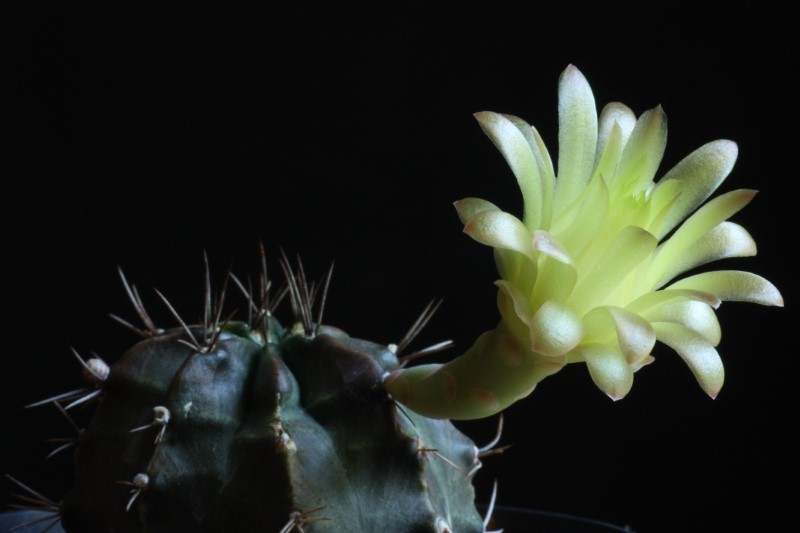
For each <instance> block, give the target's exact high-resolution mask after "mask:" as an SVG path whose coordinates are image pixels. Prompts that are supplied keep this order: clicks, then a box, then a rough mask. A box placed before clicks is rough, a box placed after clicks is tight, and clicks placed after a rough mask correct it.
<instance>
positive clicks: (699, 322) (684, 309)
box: [644, 299, 722, 346]
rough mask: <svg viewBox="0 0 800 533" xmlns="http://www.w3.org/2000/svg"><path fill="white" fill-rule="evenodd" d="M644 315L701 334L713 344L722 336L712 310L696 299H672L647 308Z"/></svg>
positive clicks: (655, 320) (653, 320)
mask: <svg viewBox="0 0 800 533" xmlns="http://www.w3.org/2000/svg"><path fill="white" fill-rule="evenodd" d="M644 317H645V318H647V320H649V321H650V322H651V323H655V322H673V323H675V324H680V325H682V326H684V327H686V328H689V329H691V330H692V331H694V332H695V333H698V334H699V335H702V336H703V338H704V339H705V340H707V341H708V342H710V343H711V344H712V345H713V346H716V345H717V344H719V341H720V339H721V338H722V328H721V327H720V325H719V320H717V315H716V313H714V310H713V309H712V308H711V306H709V305H708V304H706V303H703V302H699V301H697V300H683V299H681V300H672V301H670V302H667V303H665V304H663V305H660V306H657V307H654V308H652V309H649V310H648V311H647V312H646V313H644Z"/></svg>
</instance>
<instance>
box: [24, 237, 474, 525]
mask: <svg viewBox="0 0 800 533" xmlns="http://www.w3.org/2000/svg"><path fill="white" fill-rule="evenodd" d="M262 257H263V248H262ZM264 264H265V262H264ZM283 266H284V270H285V272H287V274H288V276H287V277H288V280H289V283H288V294H289V295H290V299H291V302H292V308H293V311H294V319H295V321H294V325H293V326H292V327H291V328H284V327H283V326H282V325H281V324H280V322H279V321H278V320H277V319H276V318H275V316H273V313H272V309H273V307H274V305H271V304H270V303H269V302H270V299H269V295H268V292H269V291H268V287H269V285H270V283H269V282H267V281H266V268H265V267H264V271H263V272H262V276H261V279H262V283H261V285H262V290H261V291H260V293H259V294H258V295H257V296H256V295H252V294H250V292H249V291H245V292H246V294H247V298H248V307H249V308H250V313H249V316H248V320H247V321H246V322H245V321H235V320H233V317H229V319H227V320H222V315H221V311H222V306H223V304H224V294H225V292H226V291H225V289H223V291H222V293H221V295H220V296H219V298H218V299H217V301H216V302H214V303H213V304H212V297H211V288H210V283H208V279H209V276H208V263H207V262H206V269H207V270H206V272H207V277H206V280H207V285H206V309H205V312H204V319H203V323H202V324H200V325H188V324H187V323H186V322H185V321H183V320H182V319H181V318H180V316H179V315H178V314H177V312H176V311H175V309H174V307H173V306H172V305H171V304H170V303H169V302H168V301H167V300H166V298H165V297H164V296H163V295H161V293H158V294H159V296H161V298H162V300H163V301H164V303H165V304H166V305H167V306H168V308H169V309H170V311H172V313H173V314H174V315H175V317H176V319H177V320H178V322H179V324H180V327H178V328H174V329H169V330H166V331H165V330H161V329H158V328H157V327H156V326H155V325H154V323H153V321H152V320H151V318H150V317H149V315H148V314H147V312H146V311H145V308H144V305H143V303H142V300H141V299H140V298H139V294H138V291H137V290H136V288H135V287H134V286H132V285H130V284H128V282H127V280H126V279H125V277H124V275H122V273H121V271H120V274H121V276H122V280H123V283H124V286H125V287H126V289H127V291H128V294H129V295H130V297H131V300H132V302H133V304H134V306H135V308H136V310H137V312H138V314H139V316H140V317H141V319H142V321H143V324H144V329H140V328H137V327H134V326H132V325H131V324H130V323H129V322H126V321H124V320H122V319H120V318H117V317H115V318H116V319H117V320H118V321H120V322H122V323H123V324H125V325H126V326H128V327H129V328H131V329H133V330H134V331H135V332H137V333H138V334H139V335H140V336H141V337H143V338H142V340H140V341H139V342H138V343H137V344H135V345H134V346H133V347H132V348H130V349H129V350H128V351H127V352H126V353H125V354H124V355H122V357H120V358H119V360H118V361H116V362H115V363H114V364H113V365H111V366H109V365H107V364H106V363H105V362H103V361H102V360H101V359H100V358H98V357H94V358H92V359H89V360H85V359H84V358H82V357H81V356H80V355H79V354H78V353H77V352H75V356H76V358H77V359H78V360H79V361H80V363H81V364H82V366H83V370H84V375H85V376H86V378H87V379H88V380H89V381H90V382H91V384H92V385H93V387H90V388H88V389H82V390H79V391H76V392H74V393H72V394H67V395H59V396H56V397H53V398H48V399H47V400H44V401H41V402H37V403H36V404H33V405H44V404H48V403H55V404H56V405H57V406H58V407H59V409H60V410H61V411H62V412H63V413H64V414H65V415H66V416H69V415H68V414H67V411H68V410H69V409H72V408H73V407H75V406H77V405H78V404H82V403H87V402H93V401H95V400H97V402H96V403H97V404H98V406H97V409H96V411H95V413H94V415H93V418H92V420H91V423H90V424H89V425H88V426H87V427H86V428H85V429H84V430H82V431H81V433H80V437H79V438H78V439H77V443H76V445H77V446H76V455H75V463H76V480H75V483H74V486H73V487H72V489H71V490H70V491H69V492H68V493H67V494H66V495H65V497H64V498H63V500H62V501H61V503H60V505H58V507H57V509H54V513H55V514H54V517H56V516H55V515H57V518H59V519H60V520H61V523H62V524H63V527H64V529H65V530H66V531H68V532H80V533H91V532H108V531H119V532H138V531H159V532H162V531H163V532H167V531H176V532H177V531H209V532H212V531H242V532H252V531H266V532H278V531H286V532H289V531H309V532H311V531H319V532H324V531H353V532H359V531H363V532H374V531H387V532H398V533H405V532H412V531H419V532H424V531H430V532H447V531H458V532H483V531H484V523H483V519H482V517H481V516H480V514H479V513H478V511H477V509H476V507H475V492H474V489H473V487H472V484H471V480H472V478H473V476H474V475H475V473H476V472H477V470H478V469H479V468H480V466H481V462H480V456H481V454H482V451H481V450H479V449H478V448H477V447H476V446H475V445H474V444H473V442H472V441H471V440H470V439H469V438H467V437H466V436H465V435H464V434H462V433H461V432H460V431H458V430H457V429H456V428H455V427H454V426H453V425H452V424H451V423H450V422H449V421H446V420H435V419H430V418H426V417H423V416H421V415H418V414H416V413H414V412H412V411H408V410H405V409H403V408H402V407H401V406H399V405H398V404H397V403H395V402H394V401H393V400H392V398H391V397H390V396H389V394H388V393H387V392H386V391H385V389H384V387H383V379H384V378H385V376H386V375H387V373H389V372H391V371H394V370H397V369H399V368H400V367H401V366H402V362H401V358H399V357H398V353H399V351H400V350H401V349H402V348H404V347H405V346H406V345H407V344H408V342H410V340H411V339H412V338H413V336H415V335H416V333H418V330H419V326H420V323H418V324H417V325H416V327H415V328H412V330H411V331H410V332H409V334H408V335H407V336H406V338H405V339H404V340H403V341H402V342H401V343H400V345H399V346H398V345H389V346H384V345H380V344H376V343H374V342H370V341H366V340H361V339H356V338H353V337H350V336H349V335H347V334H346V333H345V332H343V331H342V330H340V329H337V328H334V327H330V326H327V325H323V324H322V323H321V316H322V313H321V309H322V307H323V305H324V293H325V292H326V291H324V290H323V291H322V298H321V301H320V303H319V305H318V306H317V307H318V308H319V313H318V316H317V317H315V318H313V319H312V314H313V313H312V308H313V307H314V305H313V302H314V300H315V298H314V291H313V290H309V285H308V284H307V283H306V281H305V278H304V275H303V273H302V270H299V271H298V272H297V273H296V274H295V273H292V272H291V271H290V269H289V267H288V262H286V261H285V258H284V265H283ZM329 274H330V273H329ZM231 279H234V280H236V282H237V284H238V285H239V287H240V288H242V289H243V290H244V286H243V284H242V283H241V282H239V281H238V279H236V278H235V277H232V278H231ZM327 279H328V280H329V279H330V277H328V278H327ZM227 285H228V284H227V283H226V287H227ZM325 286H326V288H327V282H326V284H325ZM431 312H432V311H431V307H429V308H428V309H427V310H426V312H425V313H424V314H423V316H422V317H421V321H423V322H424V321H426V320H427V319H428V318H429V317H430V314H431ZM484 452H485V451H484Z"/></svg>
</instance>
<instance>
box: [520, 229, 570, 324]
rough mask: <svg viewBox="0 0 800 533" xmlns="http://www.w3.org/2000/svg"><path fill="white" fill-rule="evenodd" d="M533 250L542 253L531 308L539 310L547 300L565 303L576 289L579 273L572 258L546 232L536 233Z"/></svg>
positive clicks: (532, 292) (531, 293)
mask: <svg viewBox="0 0 800 533" xmlns="http://www.w3.org/2000/svg"><path fill="white" fill-rule="evenodd" d="M533 248H534V250H536V251H538V252H540V256H541V259H540V262H539V264H540V266H539V272H538V275H537V278H536V284H535V285H534V286H533V290H532V291H531V292H529V294H530V295H531V296H530V301H531V307H533V308H534V309H537V308H538V307H540V306H541V305H542V304H543V303H544V302H546V301H547V300H557V301H564V300H566V299H567V297H568V296H569V295H570V293H571V292H572V289H573V288H574V287H575V282H576V281H577V279H578V272H577V270H575V266H574V265H573V264H572V258H571V257H570V256H569V253H568V252H567V251H566V250H565V249H564V246H563V245H562V244H561V243H560V242H558V240H557V239H556V238H555V237H553V236H552V235H551V234H549V233H548V232H546V231H542V230H539V231H535V232H534V234H533Z"/></svg>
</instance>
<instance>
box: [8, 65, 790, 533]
mask: <svg viewBox="0 0 800 533" xmlns="http://www.w3.org/2000/svg"><path fill="white" fill-rule="evenodd" d="M476 118H477V119H478V121H479V123H480V125H481V127H482V128H483V130H484V131H485V132H486V133H487V135H488V136H489V138H490V139H491V140H492V141H493V142H494V144H495V145H496V146H497V148H498V149H499V150H500V152H501V154H502V155H503V157H504V158H505V160H506V161H507V162H508V164H509V166H510V167H511V170H512V171H513V173H514V175H515V177H516V178H517V181H518V183H519V185H520V188H521V191H522V195H523V200H524V206H525V210H524V214H523V216H522V218H521V219H520V218H517V217H516V216H515V215H512V214H510V213H507V212H505V211H502V210H501V209H500V208H499V207H497V206H495V205H494V204H492V203H491V202H488V201H486V200H482V199H479V198H466V199H464V200H461V201H459V202H456V209H457V211H458V215H459V218H460V219H461V221H462V222H463V223H464V232H465V233H466V234H467V235H469V236H470V237H472V238H473V239H475V240H476V241H478V242H479V243H482V244H484V245H488V246H490V247H492V248H493V249H494V255H495V260H496V262H497V266H498V273H499V275H500V279H499V280H498V281H497V282H496V285H497V287H498V308H499V311H500V315H501V319H500V322H499V323H498V325H497V326H496V328H494V329H493V330H490V331H488V332H486V333H484V334H483V335H480V336H479V337H478V339H477V340H476V342H475V343H474V345H473V346H472V347H471V348H469V349H468V350H467V351H466V352H465V353H464V354H463V355H461V356H460V357H457V358H455V359H454V360H452V361H450V362H448V363H445V364H427V365H420V366H413V367H406V366H405V363H406V362H408V361H410V360H411V359H412V358H413V356H414V355H417V354H411V355H407V356H404V357H399V356H398V355H399V354H400V353H401V352H402V351H403V349H405V348H406V347H407V345H408V342H410V340H411V339H412V338H413V337H414V336H415V335H416V333H418V331H419V329H420V328H421V327H422V326H423V325H424V323H425V322H427V320H428V319H429V318H430V315H431V313H432V312H433V310H435V307H429V308H428V309H426V311H425V312H424V313H423V315H422V316H421V317H420V320H419V321H418V322H417V324H415V325H414V326H413V327H412V328H411V330H410V331H409V334H408V335H407V336H406V338H404V340H403V341H401V342H400V343H399V344H398V345H397V346H393V345H389V346H383V345H379V344H375V343H373V342H369V341H365V340H359V339H355V338H351V337H349V336H348V335H347V334H345V333H344V332H342V331H340V330H338V329H335V328H332V327H328V326H325V325H323V323H322V309H323V308H324V300H325V294H326V292H327V286H328V282H329V280H330V274H329V275H328V277H327V278H326V281H325V283H324V284H323V286H322V289H321V290H315V288H313V287H310V286H309V284H308V283H307V282H306V280H305V275H304V274H303V270H302V267H299V268H298V269H297V271H296V272H294V271H292V269H291V268H290V266H289V264H288V261H287V260H285V258H284V261H283V263H282V264H283V267H284V273H285V275H286V279H287V290H286V292H287V293H288V295H289V298H290V300H291V304H292V309H293V313H294V319H295V320H294V323H293V325H292V326H291V327H290V328H289V329H284V328H283V327H282V326H281V324H280V323H279V322H278V321H277V320H276V319H275V317H273V315H272V311H273V309H274V305H272V304H271V299H270V298H269V294H270V290H269V287H270V283H269V282H268V281H267V277H266V267H265V266H264V265H265V263H266V261H265V260H264V259H263V257H264V254H263V252H262V273H261V280H260V290H259V291H258V293H256V294H252V293H251V292H250V291H249V290H247V289H246V288H245V286H244V284H242V283H241V282H240V281H239V280H238V279H237V278H235V277H233V276H231V277H230V279H231V280H233V281H234V283H235V284H236V285H238V286H239V288H240V289H241V290H242V291H243V292H244V293H245V295H246V296H247V298H248V310H249V313H248V317H247V319H246V320H245V321H235V320H234V317H232V316H231V317H228V318H227V319H225V320H223V319H222V310H223V306H224V295H225V293H226V290H225V289H223V290H222V291H221V293H220V296H218V297H217V299H216V301H214V302H212V300H213V298H212V291H211V288H210V281H208V280H209V275H208V274H207V276H206V280H207V281H206V299H205V300H206V303H205V312H204V315H203V320H202V322H201V323H200V324H199V325H192V326H190V325H188V324H187V323H186V322H185V321H183V320H181V318H180V316H179V315H178V313H177V312H176V311H175V310H174V308H173V307H172V306H171V305H170V304H169V302H168V301H167V300H166V298H164V297H163V296H161V295H160V293H159V296H161V298H162V300H163V301H164V303H165V304H166V305H167V307H168V308H169V309H170V310H171V311H172V313H173V314H174V315H175V318H176V319H177V320H178V322H179V324H180V327H179V328H177V329H172V330H168V331H162V330H160V329H158V328H157V327H156V326H155V325H154V324H153V321H152V320H151V319H150V317H149V316H148V314H147V312H146V311H145V309H144V305H143V303H142V300H141V298H140V297H139V294H138V292H137V291H136V289H135V288H134V287H132V286H130V285H129V284H128V283H127V281H125V279H124V276H123V282H124V285H125V288H126V289H127V291H128V294H129V296H130V298H131V300H132V302H133V304H134V307H135V308H136V311H137V313H138V314H139V316H140V318H141V320H142V322H143V324H144V329H139V328H137V327H135V326H132V325H131V324H129V323H128V322H126V321H125V320H122V319H119V318H118V319H117V320H118V321H120V322H122V323H123V324H124V325H126V326H128V327H129V328H131V329H133V330H134V331H135V332H137V333H138V334H139V335H141V336H142V337H143V338H144V339H143V340H142V341H141V342H140V343H139V344H137V345H135V346H134V347H133V348H132V349H130V350H129V351H128V352H127V353H126V354H125V355H124V356H122V358H121V359H120V360H119V361H117V362H116V363H115V364H114V365H113V366H111V367H109V366H108V365H106V364H105V363H104V362H103V361H101V360H100V359H99V358H93V359H90V360H88V361H86V360H84V359H83V358H82V357H81V356H80V355H78V354H77V352H76V353H75V355H76V357H77V358H78V360H79V361H80V362H81V364H82V365H83V367H84V374H85V376H86V377H87V378H88V379H89V381H90V382H91V384H92V387H88V388H86V389H81V390H78V391H73V392H70V393H66V394H62V395H59V396H54V397H52V398H48V399H47V400H44V401H42V402H38V403H37V404H36V405H39V404H49V403H52V404H55V405H56V407H58V408H59V410H60V411H61V412H62V413H63V414H64V415H65V416H67V417H69V415H68V414H67V411H68V410H69V409H70V408H72V407H74V406H76V405H79V404H86V403H89V402H94V401H97V402H98V403H99V408H98V410H97V412H96V415H95V417H94V419H93V420H92V422H91V423H90V425H89V426H88V427H87V428H86V429H85V430H83V431H82V432H81V433H80V435H79V437H78V439H76V443H77V452H76V464H77V469H78V471H77V479H76V483H75V486H74V488H73V489H72V490H71V491H70V492H69V493H68V494H67V495H66V497H65V498H64V499H63V501H62V502H61V503H60V504H55V503H54V502H52V501H50V500H47V499H46V498H45V497H43V496H41V495H40V494H39V493H37V492H35V491H34V490H33V489H31V488H29V487H27V486H26V485H23V484H22V483H19V482H18V485H19V486H20V488H21V489H22V490H23V491H24V492H25V494H23V499H25V500H26V501H28V502H33V503H39V504H41V505H42V506H43V507H45V508H46V509H47V510H48V511H49V512H50V513H51V514H49V515H45V516H44V519H45V520H48V519H51V518H52V519H54V520H61V521H63V523H64V526H65V527H66V529H67V530H68V531H79V532H81V533H86V532H89V533H91V532H94V531H97V532H106V531H123V532H127V531H131V532H133V531H148V532H151V531H152V532H162V531H163V532H168V531H187V530H191V531H270V532H274V531H278V532H280V533H288V532H290V531H309V532H324V531H352V532H359V531H364V532H374V531H385V532H395V531H396V532H398V533H405V532H416V531H420V532H421V531H431V532H446V531H447V532H452V531H456V532H458V533H464V532H471V531H475V532H482V531H484V530H485V529H486V528H487V527H488V523H489V520H488V519H482V518H481V516H480V515H479V513H478V511H477V510H476V507H475V503H474V500H475V492H474V490H473V488H472V485H471V479H472V477H473V476H474V475H475V473H476V472H477V470H478V469H479V467H480V465H481V462H480V459H481V458H482V457H483V455H484V454H486V453H493V452H497V451H502V448H499V449H494V450H493V449H491V448H492V446H494V445H495V444H496V442H497V439H495V441H493V443H492V444H491V445H490V446H489V447H488V449H487V448H481V449H478V448H477V447H476V446H475V445H474V444H473V443H472V441H470V440H469V439H468V438H467V437H465V436H464V435H463V434H461V433H460V432H459V431H458V430H457V429H456V428H455V427H454V426H453V425H452V424H451V423H450V422H449V421H448V419H474V418H481V417H487V416H491V415H494V414H497V413H499V412H501V411H502V410H503V409H505V408H506V407H508V406H509V405H511V404H512V403H514V402H516V401H518V400H521V399H523V398H525V397H527V396H528V395H529V394H531V392H533V390H534V388H535V387H536V386H537V385H538V383H539V382H540V381H541V380H543V379H545V378H547V377H549V376H551V375H554V374H556V373H558V372H559V371H560V370H561V369H562V368H564V367H565V366H566V365H567V364H574V363H585V364H586V367H587V368H588V371H589V375H590V377H591V379H592V380H593V381H594V382H595V384H596V385H597V386H598V388H599V389H600V390H601V391H602V392H604V393H605V394H606V395H607V396H608V397H610V398H611V399H613V400H619V399H621V398H623V397H624V396H625V395H627V394H628V392H629V391H630V390H631V388H632V386H633V376H634V373H635V372H638V371H639V370H641V369H642V368H644V367H646V366H647V365H650V364H651V363H653V362H654V361H655V358H654V357H653V356H652V354H651V351H652V350H653V348H654V346H655V344H656V342H661V343H663V344H664V345H666V346H668V347H670V348H672V349H673V350H674V351H675V352H676V353H677V355H678V356H679V357H680V358H681V359H683V360H684V361H685V363H686V364H687V366H688V367H689V369H690V370H691V371H692V373H693V374H694V376H695V378H696V379H697V381H698V383H699V385H700V387H701V388H702V389H703V390H704V391H705V392H706V393H707V394H708V395H709V396H711V397H712V398H713V397H715V396H716V395H717V394H718V393H719V391H720V389H721V387H722V385H723V382H724V368H723V365H722V359H721V356H720V355H719V353H718V352H717V349H716V346H717V345H718V344H719V342H720V340H721V328H720V325H719V322H718V320H717V317H716V314H715V309H716V308H717V307H718V306H719V305H720V304H721V303H722V302H724V301H744V302H752V303H758V304H762V305H771V306H782V305H783V297H782V295H781V294H780V292H779V291H778V289H777V288H776V287H775V286H774V285H772V283H770V282H769V281H767V280H766V279H764V278H762V277H760V276H758V275H756V274H752V273H750V272H743V271H734V270H717V271H706V272H701V273H692V272H693V271H694V270H695V269H696V268H698V267H704V266H705V265H707V264H708V263H712V262H714V261H717V260H723V259H727V258H732V257H745V256H750V255H754V254H755V252H756V247H755V242H754V240H753V239H752V237H751V236H750V235H749V233H747V231H746V230H745V229H744V228H742V227H741V226H739V225H738V224H735V223H733V222H730V221H728V218H730V217H731V216H733V215H734V214H735V213H736V212H738V211H739V210H740V209H742V208H743V207H745V206H746V205H747V204H748V203H749V202H750V200H752V198H753V197H754V195H755V191H750V190H739V191H731V192H728V193H725V194H722V195H720V196H717V197H716V198H713V199H711V200H709V201H708V202H706V200H708V199H709V197H710V196H711V195H712V193H713V192H714V191H715V190H716V189H717V188H718V187H719V185H721V183H722V182H723V181H724V180H725V178H726V177H727V176H728V174H729V172H730V171H731V170H732V168H733V165H734V162H735V160H736V156H737V148H736V145H735V144H734V143H733V142H731V141H725V140H720V141H714V142H710V143H707V144H706V145H704V146H702V147H700V148H699V149H697V150H695V151H694V152H692V153H691V154H690V155H688V156H687V157H686V158H684V159H683V160H682V161H681V162H680V163H678V165H676V166H675V167H674V168H673V169H671V170H670V171H668V172H667V173H666V174H665V175H664V176H663V177H661V179H659V180H658V181H655V180H654V179H655V175H656V172H657V169H658V166H659V164H660V162H661V158H662V155H663V154H664V150H665V147H666V134H667V130H666V116H665V114H664V112H663V110H662V109H661V107H656V108H654V109H651V110H649V111H646V112H645V113H643V114H642V115H641V116H639V117H638V118H637V117H636V116H635V115H634V113H633V111H631V110H630V109H629V108H627V107H626V106H624V105H622V104H620V103H612V104H609V105H607V106H606V107H605V108H603V110H602V111H601V113H600V114H599V115H598V114H597V111H596V106H595V101H594V96H593V94H592V91H591V88H590V87H589V84H588V82H587V81H586V79H585V78H584V77H583V75H582V74H581V73H580V72H579V71H578V69H577V68H575V67H574V66H569V67H568V68H567V69H566V70H565V71H564V73H563V74H562V77H561V81H560V83H559V145H560V146H559V153H558V163H557V167H556V166H554V165H553V160H552V158H551V157H550V155H549V153H548V151H547V149H546V147H545V145H544V142H543V141H542V139H541V137H540V136H539V133H538V132H537V130H536V129H535V128H533V127H532V126H530V125H529V124H528V123H527V122H525V121H524V120H522V119H520V118H518V117H515V116H512V115H500V114H497V113H491V112H483V113H478V114H477V115H476ZM556 169H557V175H556ZM206 272H208V268H207V270H206ZM678 277H680V278H678ZM225 286H226V287H227V283H226V285H225ZM317 296H319V298H317ZM317 299H319V304H318V305H315V304H314V302H315V300H317ZM276 300H279V298H277V299H276ZM315 311H316V316H315ZM240 320H241V319H240ZM445 345H446V343H445ZM443 346H444V345H434V346H432V347H430V348H428V349H425V350H422V352H421V353H431V352H434V351H437V350H438V349H440V348H441V347H443ZM398 402H399V403H398ZM493 499H494V496H493V497H492V500H493ZM489 507H490V509H491V505H490V506H489ZM490 514H491V511H489V512H488V513H487V515H490Z"/></svg>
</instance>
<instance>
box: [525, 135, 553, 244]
mask: <svg viewBox="0 0 800 533" xmlns="http://www.w3.org/2000/svg"><path fill="white" fill-rule="evenodd" d="M531 132H532V133H533V138H534V140H535V141H536V148H535V149H534V150H533V155H534V157H536V162H537V163H539V177H540V178H541V180H542V222H541V228H542V229H545V230H546V229H550V225H551V224H552V219H553V201H554V199H553V194H554V191H555V188H556V173H555V171H554V170H553V161H552V160H551V159H550V152H548V151H547V146H545V144H544V141H543V140H542V136H541V135H539V132H538V131H536V128H534V127H533V126H531Z"/></svg>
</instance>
